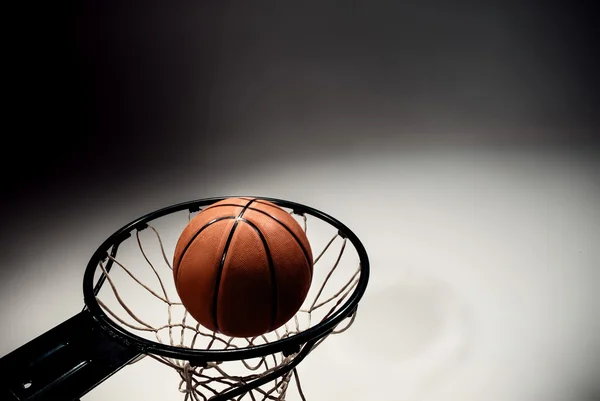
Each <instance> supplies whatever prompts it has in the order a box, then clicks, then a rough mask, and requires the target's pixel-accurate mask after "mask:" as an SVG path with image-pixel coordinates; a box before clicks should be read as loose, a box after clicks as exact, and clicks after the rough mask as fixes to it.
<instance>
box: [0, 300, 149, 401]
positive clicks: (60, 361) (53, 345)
mask: <svg viewBox="0 0 600 401" xmlns="http://www.w3.org/2000/svg"><path fill="white" fill-rule="evenodd" d="M139 355H140V353H139V351H138V350H136V349H134V348H127V347H126V346H124V345H122V344H120V343H118V342H116V341H115V340H114V339H111V338H110V337H108V336H107V335H106V334H103V333H102V332H101V330H100V328H99V327H98V326H97V324H96V323H95V321H94V319H93V317H92V314H91V313H90V312H89V311H88V310H87V309H85V310H83V311H82V312H80V313H78V314H77V315H75V316H73V317H72V318H70V319H68V320H66V321H65V322H63V323H61V324H59V325H58V326H56V327H54V328H52V329H50V330H49V331H47V332H46V333H44V334H42V335H40V336H39V337H37V338H35V339H33V340H31V341H30V342H28V343H27V344H25V345H23V346H21V347H20V348H18V349H16V350H14V351H12V352H11V353H10V354H8V355H5V356H4V357H2V358H1V359H0V372H3V373H2V375H0V399H1V400H6V401H49V400H53V401H73V400H78V399H79V398H80V397H81V396H83V395H84V394H86V393H87V392H89V391H90V390H91V389H93V388H94V387H96V386H97V385H98V384H99V383H101V382H103V381H104V380H105V379H106V378H108V377H109V376H111V375H112V374H113V373H115V372H116V371H118V370H119V369H121V368H122V367H123V366H125V365H126V364H128V363H129V362H131V361H132V360H134V359H135V358H136V357H138V356H139Z"/></svg>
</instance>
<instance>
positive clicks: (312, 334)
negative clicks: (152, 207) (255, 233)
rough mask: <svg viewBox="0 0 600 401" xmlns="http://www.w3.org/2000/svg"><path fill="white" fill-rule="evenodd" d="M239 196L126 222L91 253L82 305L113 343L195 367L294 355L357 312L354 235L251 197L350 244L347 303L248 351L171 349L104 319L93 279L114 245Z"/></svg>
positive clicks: (363, 259) (363, 281)
mask: <svg viewBox="0 0 600 401" xmlns="http://www.w3.org/2000/svg"><path fill="white" fill-rule="evenodd" d="M241 196H242V195H240V196H236V195H232V196H223V197H214V198H204V199H198V200H193V201H189V202H183V203H179V204H175V205H172V206H168V207H165V208H162V209H159V210H156V211H154V212H151V213H148V214H146V215H145V216H142V217H140V218H138V219H136V220H134V221H132V222H130V223H129V224H127V225H125V226H123V227H122V228H121V229H119V230H117V231H116V232H115V233H114V234H113V235H111V236H110V237H109V238H108V239H106V240H105V241H104V242H103V243H102V244H101V245H100V246H99V247H98V249H97V250H96V252H94V254H93V255H92V257H91V259H90V261H89V262H88V265H87V267H86V270H85V273H84V277H83V296H84V302H85V305H86V307H87V308H88V309H89V311H90V312H91V313H92V315H93V317H94V319H95V320H96V322H97V323H98V325H99V326H100V328H101V329H102V330H103V331H104V332H105V333H106V334H108V335H109V336H111V337H112V338H114V339H116V340H117V341H119V342H121V343H123V344H125V345H127V346H130V347H135V348H137V349H139V350H140V352H142V353H151V354H156V355H161V356H165V357H170V358H175V359H181V360H189V361H192V362H193V361H198V362H199V363H203V362H208V361H231V360H239V359H247V358H255V357H262V356H265V355H269V354H274V353H277V352H296V351H298V350H299V349H300V348H301V347H302V345H304V344H306V343H307V342H309V341H311V340H317V339H319V338H322V337H323V336H325V335H327V334H328V333H330V332H331V331H332V330H333V329H334V328H335V327H336V326H337V325H338V323H340V322H341V321H342V320H343V319H345V318H347V317H349V316H350V315H352V313H353V312H354V311H355V310H356V308H357V305H358V302H359V301H360V299H361V298H362V296H363V294H364V292H365V290H366V287H367V283H368V280H369V271H370V268H369V258H368V255H367V252H366V250H365V247H364V246H363V244H362V242H361V241H360V240H359V239H358V237H357V236H356V235H355V234H354V232H352V230H350V229H349V228H348V227H346V226H345V225H344V224H343V223H341V222H340V221H339V220H337V219H335V218H334V217H332V216H330V215H328V214H326V213H323V212H321V211H320V210H317V209H314V208H312V207H309V206H305V205H302V204H300V203H295V202H291V201H286V200H282V199H276V198H269V197H261V196H252V198H256V199H262V200H266V201H270V202H273V203H275V204H277V205H279V206H281V207H286V208H289V209H292V210H293V211H294V212H297V213H305V214H309V215H312V216H314V217H316V218H319V219H321V220H323V221H325V222H327V223H329V224H330V225H332V226H334V227H335V228H337V229H338V231H339V233H340V235H342V236H344V237H346V238H347V239H348V240H350V242H351V243H352V244H353V246H354V247H355V249H356V251H357V253H358V256H359V259H360V265H361V272H360V278H359V281H358V284H357V286H356V288H355V289H354V291H353V292H352V294H351V295H350V297H349V298H348V300H347V301H346V302H345V303H344V304H343V305H342V306H341V307H340V308H339V309H338V310H337V311H335V312H334V313H333V314H332V315H331V316H330V317H329V318H327V319H326V320H325V321H323V322H321V323H319V324H317V325H315V326H313V327H310V328H308V329H306V330H304V331H302V332H300V333H298V334H295V335H293V336H291V337H287V338H285V339H281V340H277V341H274V342H271V343H268V344H261V345H255V346H252V347H249V348H241V349H227V350H200V349H186V348H180V347H175V346H171V345H166V344H161V343H158V342H154V341H150V340H147V339H145V338H142V337H139V336H137V335H135V334H132V333H130V332H129V331H127V330H125V329H124V328H123V327H121V326H120V325H118V324H116V323H115V322H114V321H113V320H112V319H111V318H110V317H109V316H107V315H106V313H104V311H103V310H102V308H101V307H100V305H99V304H98V301H97V300H96V292H95V290H94V285H95V283H94V275H95V272H96V269H97V267H98V264H99V262H100V261H102V260H104V259H105V256H106V254H107V252H108V251H109V250H110V249H111V248H112V247H113V246H116V247H118V245H119V244H120V243H121V242H123V241H124V240H125V239H127V238H128V237H129V236H130V233H131V232H133V231H134V230H142V229H144V228H145V227H146V223H148V222H150V221H152V220H155V219H157V218H159V217H163V216H166V215H168V214H171V213H175V212H179V211H183V210H186V209H188V210H190V211H197V209H198V208H200V207H202V206H205V205H209V204H212V203H214V202H218V201H221V200H224V199H228V198H236V197H241ZM243 196H248V195H243Z"/></svg>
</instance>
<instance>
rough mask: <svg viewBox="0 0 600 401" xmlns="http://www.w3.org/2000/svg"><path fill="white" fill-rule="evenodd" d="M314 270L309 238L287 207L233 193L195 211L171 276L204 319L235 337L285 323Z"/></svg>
mask: <svg viewBox="0 0 600 401" xmlns="http://www.w3.org/2000/svg"><path fill="white" fill-rule="evenodd" d="M312 273H313V256H312V251H311V248H310V243H309V242H308V238H307V237H306V234H305V233H304V231H303V230H302V227H300V225H299V224H298V222H297V221H296V220H295V219H294V218H293V217H292V216H291V215H290V214H289V213H287V212H286V211H285V210H283V209H282V208H280V207H279V206H277V205H275V204H274V203H271V202H268V201H266V200H261V199H253V198H229V199H226V200H222V201H219V202H216V203H214V204H212V205H210V206H209V207H207V208H206V209H204V210H203V211H201V212H200V213H198V215H197V216H196V217H194V218H193V219H192V220H191V221H190V222H189V224H188V225H187V226H186V228H185V229H184V231H183V233H182V234H181V236H180V238H179V241H178V242H177V246H176V248H175V255H174V257H173V277H174V279H175V286H176V288H177V292H178V294H179V297H180V298H181V302H182V303H183V305H184V306H185V308H186V309H187V311H188V313H189V314H190V315H191V316H192V317H194V318H195V319H196V320H197V321H198V322H199V323H200V324H201V325H203V326H204V327H206V328H207V329H209V330H214V331H217V332H220V333H223V334H225V335H229V336H232V337H253V336H257V335H260V334H264V333H266V332H269V331H271V330H274V329H276V328H278V327H280V326H282V325H283V324H284V323H285V322H287V321H288V320H289V319H291V318H292V317H293V316H294V315H295V314H296V312H297V311H298V309H299V308H300V306H301V305H302V303H303V302H304V300H305V298H306V295H307V293H308V289H309V287H310V283H311V280H312Z"/></svg>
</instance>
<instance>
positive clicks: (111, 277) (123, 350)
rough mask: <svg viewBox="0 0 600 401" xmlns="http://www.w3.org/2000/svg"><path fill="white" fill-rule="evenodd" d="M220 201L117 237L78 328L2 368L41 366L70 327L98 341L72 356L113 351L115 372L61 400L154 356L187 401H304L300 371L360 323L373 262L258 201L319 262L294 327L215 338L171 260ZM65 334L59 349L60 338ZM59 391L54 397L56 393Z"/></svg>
mask: <svg viewBox="0 0 600 401" xmlns="http://www.w3.org/2000/svg"><path fill="white" fill-rule="evenodd" d="M223 199H226V198H225V197H221V198H210V199H201V200H196V201H191V202H186V203H181V204H177V205H174V206H170V207H167V208H164V209H160V210H158V211H155V212H153V213H150V214H147V215H145V216H143V217H141V218H139V219H137V220H135V221H133V222H131V223H129V224H127V225H126V226H124V227H123V228H121V229H120V230H118V231H117V232H115V233H114V234H113V235H112V236H110V237H109V238H108V239H107V240H106V241H105V242H104V243H103V244H102V245H101V246H100V247H99V248H98V249H97V251H96V252H95V253H94V255H93V256H92V258H91V259H90V261H89V263H88V266H87V268H86V271H85V274H84V280H83V293H84V300H85V308H84V310H83V311H82V312H81V313H80V315H78V316H76V317H75V318H77V319H75V318H73V319H71V320H73V321H71V322H69V321H67V322H65V323H63V324H62V325H60V326H58V327H57V328H55V329H53V330H54V334H52V335H48V334H46V335H43V336H41V337H40V338H39V339H36V340H34V341H32V343H31V344H27V345H25V346H23V347H22V348H20V349H18V350H16V351H14V352H13V353H11V354H9V355H7V356H5V357H4V358H2V360H0V367H1V366H4V367H6V366H10V365H9V364H14V363H17V361H18V360H19V359H23V358H24V359H26V360H29V361H32V360H34V359H35V357H36V355H33V354H32V353H35V352H37V353H41V352H43V351H44V350H43V349H42V348H45V347H46V348H48V347H51V346H52V344H54V343H56V342H59V343H60V342H61V341H62V343H65V341H64V332H65V330H66V327H67V326H68V325H70V328H71V329H72V328H73V327H74V325H76V324H78V325H80V326H81V325H84V326H86V327H89V328H90V329H89V331H90V332H93V334H90V337H89V338H87V340H85V342H86V343H87V344H81V345H80V346H79V348H78V349H74V350H72V351H71V352H72V353H75V352H83V351H81V350H82V349H87V348H97V349H98V351H97V352H96V353H98V354H99V353H100V351H102V352H104V355H106V353H107V352H108V353H109V354H110V353H111V352H113V351H114V352H113V357H112V358H108V359H109V362H108V363H107V362H106V361H105V363H100V362H97V363H98V364H99V365H98V366H104V365H107V364H108V365H109V366H108V367H105V368H104V370H103V369H95V371H98V372H96V373H95V374H94V375H92V376H93V377H91V376H89V377H90V378H89V380H88V382H89V383H88V384H87V385H80V388H77V390H75V391H74V390H72V389H71V390H69V389H67V387H66V386H62V387H60V386H59V388H62V390H60V391H63V392H62V393H58V394H61V395H62V398H60V397H59V398H60V399H76V398H78V397H80V396H81V395H83V394H85V392H87V391H89V390H90V389H91V388H93V387H94V386H95V385H96V384H97V383H99V382H101V381H102V380H104V379H105V378H106V377H108V376H110V374H112V373H113V372H114V371H116V370H118V369H120V368H121V367H122V366H126V365H127V364H131V363H135V362H136V361H138V360H140V359H141V358H143V357H150V358H153V359H154V360H156V361H157V362H159V363H161V364H163V365H165V366H168V367H169V368H171V369H173V371H174V372H175V373H176V374H177V376H178V379H176V380H175V381H174V386H176V385H178V386H179V391H180V392H181V393H182V396H183V400H184V401H188V400H189V401H191V400H194V401H200V400H202V401H207V400H211V401H222V400H232V399H235V400H253V401H257V400H285V399H286V394H287V392H288V389H289V387H290V385H295V387H296V389H297V391H298V393H299V395H300V398H301V399H302V400H306V397H305V395H304V391H303V390H302V387H301V384H300V374H299V372H298V369H297V367H298V364H299V363H300V362H301V361H302V360H303V359H304V358H306V357H307V355H308V354H310V353H311V352H312V351H314V350H315V349H316V348H317V347H318V346H319V345H320V344H322V343H323V341H325V340H326V339H327V338H328V337H329V336H331V335H335V334H339V333H342V332H344V331H345V330H347V329H348V328H349V327H350V326H351V325H352V323H353V322H354V319H355V318H356V311H357V306H358V303H359V301H360V299H361V297H362V296H363V294H364V292H365V290H366V287H367V282H368V277H369V261H368V257H367V253H366V251H365V249H364V247H363V245H362V243H361V242H360V240H359V239H358V237H357V236H356V235H355V234H354V233H353V232H352V231H351V230H350V229H349V228H347V227H346V226H345V225H343V224H342V223H341V222H339V221H338V220H336V219H335V218H333V217H331V216H329V215H327V214H325V213H323V212H320V211H318V210H316V209H313V208H311V207H308V206H304V205H301V204H298V203H294V202H290V201H284V200H280V199H273V198H264V197H263V198H259V199H263V200H266V201H269V202H272V203H274V204H276V205H278V206H279V207H281V208H283V209H284V210H286V211H287V212H288V213H289V214H290V215H291V216H293V217H294V218H295V219H296V220H297V221H298V222H299V223H300V225H301V226H302V227H303V230H304V232H305V233H306V235H307V237H308V239H309V241H310V244H311V248H312V249H313V251H314V255H315V258H314V261H313V264H314V274H313V278H312V283H311V287H310V290H309V293H308V296H307V298H306V300H305V302H304V304H303V305H302V307H301V308H300V310H299V311H298V312H297V313H296V315H295V316H294V317H293V318H292V319H291V320H289V321H288V322H287V323H285V324H284V325H283V326H281V327H279V328H277V329H275V330H272V331H271V332H268V333H266V334H263V335H259V336H256V337H252V338H239V337H228V336H225V335H223V334H220V333H218V332H213V331H209V330H208V329H206V328H204V327H203V326H201V325H200V324H199V323H198V322H197V321H195V320H194V318H192V317H191V315H190V314H189V313H188V311H187V310H186V309H185V307H184V306H183V304H182V303H181V301H180V299H179V297H178V295H177V291H176V290H175V286H174V283H173V278H172V275H173V271H172V269H173V267H172V265H171V261H172V255H173V251H174V245H175V239H176V238H177V235H178V233H180V232H181V230H182V229H183V227H185V225H186V224H187V223H188V222H189V221H190V219H191V218H192V217H193V216H194V215H195V214H196V213H198V212H200V211H202V210H203V209H204V208H206V207H207V206H209V205H211V204H213V203H215V202H218V201H221V200H223ZM89 317H91V319H90V318H89ZM75 320H77V322H75ZM88 320H89V322H88ZM61 326H63V328H62V333H63V337H62V340H61V339H60V338H61V335H60V334H57V333H58V332H60V329H61ZM79 331H80V332H81V331H82V330H81V329H80V328H79ZM83 332H85V330H83ZM99 334H101V335H99ZM42 337H44V339H42ZM34 342H35V343H36V344H37V345H35V344H33V343H34ZM40 344H42V345H40ZM86 345H87V347H86ZM46 351H48V350H46ZM57 352H58V351H57ZM105 358H106V357H105ZM38 359H39V358H38ZM81 359H85V360H87V361H89V360H92V359H93V358H92V357H90V356H89V355H86V356H85V357H81ZM98 359H99V358H96V359H95V360H98ZM75 362H76V361H75ZM75 362H74V363H75ZM21 364H23V362H21ZM5 371H6V370H5ZM26 381H27V382H28V383H30V384H31V385H30V386H29V387H28V388H27V389H25V388H23V383H25V382H26ZM3 385H4V387H5V388H7V389H9V390H10V391H12V393H13V394H15V389H17V390H16V391H17V392H19V394H21V396H22V395H23V394H25V395H27V394H33V393H32V392H31V391H32V390H30V388H31V387H34V389H33V390H37V391H38V396H39V391H42V390H40V389H39V388H36V387H35V385H36V379H35V377H32V376H31V375H29V376H28V377H24V376H23V375H22V374H21V375H15V376H14V377H11V378H10V380H7V381H6V382H5V383H3ZM81 386H83V387H81ZM46 387H48V386H46ZM54 387H55V388H56V386H54ZM53 391H54V393H52V392H49V393H48V397H50V396H56V395H57V393H56V391H59V390H56V389H55V390H53ZM28 392H29V393H28ZM19 394H15V397H17V398H11V399H19V400H21V399H28V398H26V397H25V398H18V396H19ZM36 399H44V398H36ZM53 399H55V398H53Z"/></svg>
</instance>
